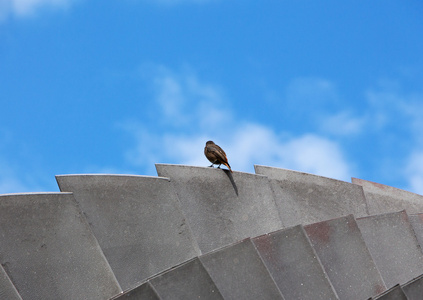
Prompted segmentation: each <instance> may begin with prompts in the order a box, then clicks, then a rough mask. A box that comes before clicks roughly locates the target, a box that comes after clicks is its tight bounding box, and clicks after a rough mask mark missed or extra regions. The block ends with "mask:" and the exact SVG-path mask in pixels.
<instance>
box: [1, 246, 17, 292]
mask: <svg viewBox="0 0 423 300" xmlns="http://www.w3.org/2000/svg"><path fill="white" fill-rule="evenodd" d="M0 257H1V254H0ZM0 299H5V300H22V298H21V296H20V295H19V293H18V291H17V290H16V288H15V286H14V285H13V283H12V281H11V280H10V278H9V276H7V274H6V272H5V271H4V269H3V267H2V266H1V265H0Z"/></svg>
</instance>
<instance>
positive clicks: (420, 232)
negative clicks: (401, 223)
mask: <svg viewBox="0 0 423 300" xmlns="http://www.w3.org/2000/svg"><path fill="white" fill-rule="evenodd" d="M408 220H409V221H410V224H411V226H412V227H413V230H414V233H415V234H416V238H417V241H418V242H419V245H420V248H422V246H423V214H414V215H408Z"/></svg>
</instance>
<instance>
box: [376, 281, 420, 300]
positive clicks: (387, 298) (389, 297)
mask: <svg viewBox="0 0 423 300" xmlns="http://www.w3.org/2000/svg"><path fill="white" fill-rule="evenodd" d="M372 299H374V300H407V299H408V298H407V296H406V295H405V294H404V291H403V290H402V288H401V286H400V285H399V284H398V285H396V286H394V287H392V288H390V289H389V290H387V291H386V292H384V293H382V294H380V295H378V296H375V297H373V298H372ZM420 299H422V298H420Z"/></svg>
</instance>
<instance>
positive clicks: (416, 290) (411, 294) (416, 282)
mask: <svg viewBox="0 0 423 300" xmlns="http://www.w3.org/2000/svg"><path fill="white" fill-rule="evenodd" d="M402 290H403V291H404V294H405V295H406V296H407V298H408V300H422V298H423V275H420V276H419V277H417V278H414V279H413V280H411V281H409V282H407V283H405V284H404V285H403V286H402Z"/></svg>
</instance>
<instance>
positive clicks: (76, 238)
mask: <svg viewBox="0 0 423 300" xmlns="http://www.w3.org/2000/svg"><path fill="white" fill-rule="evenodd" d="M0 253H1V255H0V260H1V261H0V263H1V264H2V265H3V266H4V268H5V270H6V272H7V273H8V274H9V277H10V278H11V279H12V280H13V283H14V285H15V287H16V289H17V290H18V291H19V293H20V295H21V296H22V298H23V299H43V300H45V299H55V300H56V299H106V298H110V297H112V296H114V295H116V294H118V293H119V292H121V289H120V287H119V284H118V283H117V281H116V278H115V277H114V275H113V272H112V271H111V269H110V266H109V264H108V263H107V261H106V259H105V257H104V255H103V252H102V251H101V249H100V246H99V245H98V243H97V240H96V239H95V237H94V235H93V234H92V232H91V230H90V228H89V226H88V224H87V223H86V220H85V219H84V218H83V217H82V215H81V213H80V211H79V210H78V208H77V205H76V202H75V200H74V198H73V195H72V194H71V193H48V194H41V193H40V194H38V193H35V194H15V195H3V196H0Z"/></svg>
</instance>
